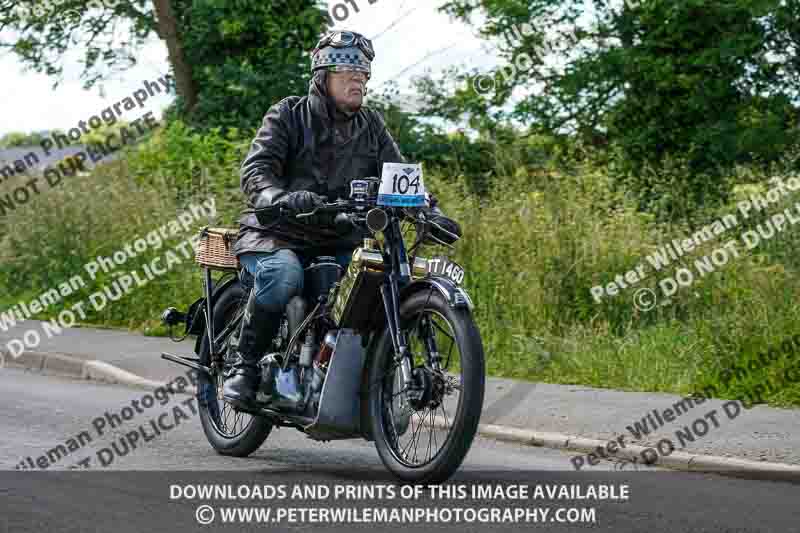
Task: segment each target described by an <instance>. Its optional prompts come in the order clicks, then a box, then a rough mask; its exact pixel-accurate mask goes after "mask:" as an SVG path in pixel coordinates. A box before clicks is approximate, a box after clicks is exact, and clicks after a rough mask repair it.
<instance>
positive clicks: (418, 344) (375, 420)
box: [369, 290, 485, 483]
mask: <svg viewBox="0 0 800 533" xmlns="http://www.w3.org/2000/svg"><path fill="white" fill-rule="evenodd" d="M400 322H401V328H402V329H403V330H404V331H405V332H406V336H407V339H408V345H409V351H410V353H411V357H412V361H413V364H412V376H413V377H414V383H415V388H416V389H417V390H412V389H409V388H407V387H405V384H404V380H403V379H402V369H401V367H400V364H399V363H398V362H396V361H395V360H394V350H393V348H392V340H391V336H390V334H389V333H388V331H387V332H384V334H383V336H382V338H381V339H380V341H379V342H378V345H377V347H376V351H375V353H374V357H375V359H374V361H373V364H372V365H371V370H370V379H369V383H370V397H369V398H370V399H369V403H370V415H371V416H370V419H371V421H372V434H373V436H374V439H375V446H376V448H377V450H378V455H379V456H380V458H381V460H382V461H383V464H384V465H385V466H386V467H387V468H388V469H389V470H390V471H391V472H392V473H393V474H394V475H396V476H397V477H398V478H400V479H402V480H404V481H407V482H414V483H440V482H442V481H445V480H446V479H447V478H449V477H450V476H451V475H452V474H453V473H454V472H455V471H456V470H457V469H458V467H459V466H460V465H461V463H462V461H463V460H464V457H465V456H466V454H467V452H468V451H469V448H470V446H471V445H472V441H473V439H474V437H475V433H476V431H477V429H478V421H479V419H480V414H481V409H482V407H483V395H484V387H485V362H484V354H483V345H482V342H481V338H480V333H479V332H478V328H477V327H476V325H475V321H474V319H473V318H472V314H471V313H470V311H469V310H468V309H465V308H457V309H456V308H452V307H450V305H449V304H448V303H447V301H446V300H445V298H444V296H442V294H440V293H439V292H438V291H436V290H431V291H420V292H418V293H416V294H413V295H412V296H410V297H409V298H407V299H406V300H405V301H403V302H402V303H401V305H400ZM426 337H430V338H432V339H433V341H434V344H435V346H433V345H431V343H430V342H426V340H425V338H426ZM433 347H435V348H436V351H437V352H438V355H439V357H440V363H439V367H438V368H437V367H436V365H434V364H432V357H433V356H434V354H432V353H431V348H433Z"/></svg>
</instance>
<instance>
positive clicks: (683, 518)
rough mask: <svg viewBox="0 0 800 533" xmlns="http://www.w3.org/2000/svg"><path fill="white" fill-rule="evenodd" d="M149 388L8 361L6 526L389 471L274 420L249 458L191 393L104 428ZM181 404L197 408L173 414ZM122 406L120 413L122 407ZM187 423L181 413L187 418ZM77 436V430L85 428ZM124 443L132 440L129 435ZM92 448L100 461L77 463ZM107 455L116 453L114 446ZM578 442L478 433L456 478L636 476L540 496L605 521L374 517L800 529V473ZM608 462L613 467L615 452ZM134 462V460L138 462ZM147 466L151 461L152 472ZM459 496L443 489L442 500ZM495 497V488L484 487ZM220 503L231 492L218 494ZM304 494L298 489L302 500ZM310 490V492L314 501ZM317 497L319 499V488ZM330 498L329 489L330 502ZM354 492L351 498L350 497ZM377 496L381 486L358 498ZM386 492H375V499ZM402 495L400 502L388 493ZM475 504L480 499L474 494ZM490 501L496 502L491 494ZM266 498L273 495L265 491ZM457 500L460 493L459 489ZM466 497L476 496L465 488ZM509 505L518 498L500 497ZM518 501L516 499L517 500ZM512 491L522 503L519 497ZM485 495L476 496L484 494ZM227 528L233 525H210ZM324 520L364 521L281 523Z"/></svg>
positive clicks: (155, 527)
mask: <svg viewBox="0 0 800 533" xmlns="http://www.w3.org/2000/svg"><path fill="white" fill-rule="evenodd" d="M145 394H146V391H143V390H138V389H131V388H126V387H121V386H114V385H103V384H99V383H92V382H86V381H79V380H73V379H69V378H63V377H57V376H46V375H42V374H38V373H31V372H26V371H22V370H16V369H4V370H2V371H0V402H2V405H3V409H2V411H0V468H2V469H6V470H5V471H4V472H0V533H5V532H6V531H14V532H16V531H59V532H65V531H81V532H84V531H111V530H113V531H115V532H116V531H162V530H165V529H167V528H169V529H173V528H180V527H183V528H185V529H186V530H187V531H196V530H198V529H200V528H201V526H199V525H198V524H197V522H196V520H195V510H196V508H197V506H198V501H197V500H191V499H185V498H181V499H170V490H171V489H170V485H175V484H182V483H199V482H202V483H209V482H216V483H223V484H234V485H236V484H239V483H245V484H259V485H278V484H287V485H289V486H291V485H293V484H308V483H328V484H331V483H340V484H342V483H347V484H359V483H363V482H369V483H382V484H386V483H391V482H392V479H391V478H390V477H389V476H388V474H387V473H386V471H385V470H384V468H383V465H382V463H381V462H380V459H379V457H378V455H377V452H376V451H375V449H374V447H373V445H372V443H367V442H365V441H338V442H336V441H334V442H330V443H324V444H323V443H317V442H314V441H312V440H310V439H308V438H305V437H304V436H303V435H301V434H300V433H298V432H297V431H295V430H291V429H286V428H284V429H280V430H277V431H276V430H273V433H272V434H271V435H270V437H269V438H268V440H267V441H266V443H265V444H264V445H263V446H262V447H261V449H259V450H258V451H257V452H256V453H255V454H253V455H252V456H251V457H249V458H247V459H238V458H229V457H223V456H220V455H217V454H216V453H214V452H213V451H212V450H211V448H210V446H209V445H208V444H207V442H206V441H205V438H204V436H203V433H202V430H201V428H200V422H199V419H198V417H196V416H195V415H193V414H192V411H193V409H192V408H193V407H194V405H195V404H194V403H192V400H191V398H190V397H189V396H185V395H179V396H174V397H172V398H170V400H169V403H166V404H165V405H155V406H153V407H151V408H150V409H147V410H143V412H142V413H141V414H138V413H137V414H136V415H135V417H134V418H131V419H130V420H129V421H127V422H123V423H122V424H121V425H120V426H118V427H117V428H116V429H114V430H110V429H109V428H108V427H106V428H105V430H104V434H103V435H102V436H99V435H98V430H97V427H98V426H99V425H100V422H98V421H97V419H98V417H100V418H104V417H105V413H106V412H109V414H113V413H119V412H121V409H122V408H123V407H125V406H130V405H131V401H132V400H136V399H141V398H142V396H143V395H145ZM176 407H178V409H179V411H181V412H183V413H184V414H185V415H186V417H185V418H184V417H174V413H175V411H174V409H175V408H176ZM165 413H166V415H165V416H166V418H164V419H163V420H164V421H165V422H167V421H168V422H170V423H169V425H170V426H173V425H174V428H173V429H171V430H169V431H164V432H163V433H162V434H160V435H158V436H155V437H154V438H152V440H150V441H149V442H141V441H140V442H139V445H138V446H137V447H136V449H135V450H131V451H129V453H127V454H125V455H124V456H120V455H121V454H119V453H118V454H116V456H115V457H114V458H113V461H111V462H110V464H108V465H107V466H106V467H102V466H101V464H100V461H99V459H98V455H97V454H98V451H99V450H101V449H103V448H106V449H112V450H113V447H112V443H113V442H114V441H117V440H118V439H119V438H120V437H122V436H123V435H124V434H125V433H126V432H128V431H130V430H131V429H136V427H137V426H140V425H145V426H146V423H147V422H148V421H149V420H151V419H154V418H156V417H158V416H160V415H162V414H165ZM112 418H113V417H112ZM176 424H177V425H176ZM82 432H84V433H87V434H89V435H90V436H91V437H92V441H91V442H88V443H84V444H85V446H80V447H79V448H78V449H76V450H74V451H73V452H70V453H68V454H67V455H66V456H62V457H53V459H54V461H53V462H54V463H55V464H53V465H50V466H49V467H48V468H47V472H38V473H35V474H34V473H31V472H24V471H22V472H20V471H15V470H13V469H14V468H15V466H17V465H18V464H20V462H21V461H23V460H25V458H27V457H31V458H32V461H34V462H35V461H36V460H37V457H39V456H42V455H46V454H47V451H48V450H51V449H53V448H54V447H55V446H57V445H58V444H61V443H66V442H68V439H70V438H73V437H75V438H76V439H77V437H76V436H77V435H79V434H81V433H82ZM76 442H77V440H76ZM117 445H118V446H120V444H119V443H118V444H117ZM86 457H91V462H90V463H89V466H90V468H89V471H78V470H71V471H70V470H66V468H67V467H69V466H70V465H74V464H76V463H78V462H79V461H81V460H83V459H84V458H86ZM105 457H106V460H108V458H109V455H108V454H105ZM566 458H567V454H564V453H561V452H559V451H557V450H550V449H545V448H532V447H525V446H519V445H515V444H510V443H503V442H496V441H492V440H488V439H483V438H477V439H476V440H475V443H474V445H473V447H472V450H471V451H470V454H469V455H468V457H467V459H466V461H465V463H464V465H463V468H462V470H461V471H460V472H459V473H458V474H457V475H456V476H455V478H454V479H453V480H452V482H453V483H454V484H459V483H463V484H467V485H469V484H472V483H482V484H488V483H492V482H497V481H505V482H508V483H510V482H523V483H527V484H531V485H533V484H540V485H542V484H565V483H566V484H570V483H573V484H582V485H586V484H588V483H594V484H600V483H606V484H614V485H618V486H619V485H621V484H628V485H629V486H630V499H628V500H626V501H599V502H598V501H592V502H587V501H567V502H566V503H564V502H552V501H548V502H540V505H542V506H551V505H555V506H559V505H561V506H573V505H574V506H577V507H587V506H593V507H596V512H597V514H596V522H597V523H596V524H593V525H592V526H591V527H590V526H589V525H587V524H577V523H576V524H548V525H544V524H541V523H539V524H515V525H509V524H502V525H500V524H478V523H466V524H458V525H455V524H447V525H445V524H436V525H435V526H431V525H430V524H416V525H409V524H405V525H402V526H399V525H396V524H394V525H390V524H370V525H369V529H371V530H385V531H389V530H392V531H398V530H400V531H405V530H407V529H408V530H420V531H429V530H432V529H436V530H440V529H442V530H450V529H452V530H458V531H473V530H474V531H501V530H502V531H507V530H522V529H532V528H541V529H546V530H548V531H549V530H556V531H584V530H586V529H587V528H590V529H591V530H595V531H598V530H599V531H615V532H627V531H630V532H634V531H648V532H657V531H670V532H689V531H696V532H704V533H705V532H720V533H721V532H734V531H735V532H737V533H738V532H750V531H753V532H756V531H759V532H761V531H764V532H766V531H776V532H781V533H785V532H792V531H800V512H799V511H797V497H798V496H800V487H798V486H797V485H791V484H787V483H776V482H759V481H747V480H740V479H733V478H725V477H719V476H714V475H701V474H687V473H680V472H665V471H650V472H643V471H640V472H610V471H609V472H599V471H598V470H597V469H595V470H594V471H593V472H592V473H580V474H579V473H575V472H571V471H569V470H568V469H569V463H568V461H567V460H566ZM602 468H604V469H606V470H612V469H613V466H612V465H611V464H610V463H609V464H604V465H603V466H602ZM133 471H136V472H133ZM141 471H147V472H141ZM449 501H450V500H440V501H439V502H438V504H439V505H444V504H445V503H446V502H449ZM481 501H483V500H481ZM211 503H214V504H219V503H220V502H211ZM295 503H297V502H295ZM306 503H308V502H306ZM317 503H319V502H317ZM323 503H324V502H323ZM351 503H352V502H351ZM355 503H356V504H357V505H366V504H367V503H369V500H368V499H366V500H360V501H358V502H355ZM373 503H374V502H373ZM383 503H384V504H386V505H389V506H392V505H395V504H396V502H388V503H387V502H383ZM469 503H470V504H471V505H477V501H473V502H469ZM489 503H492V502H489ZM259 504H261V505H263V504H264V502H263V501H259ZM455 504H459V502H455ZM460 504H461V505H462V506H463V505H464V504H465V502H463V501H462V502H460ZM493 504H494V505H495V506H500V507H503V506H504V505H506V502H498V501H495V502H493ZM517 504H518V502H517ZM509 505H510V504H509ZM476 508H477V507H476ZM204 527H205V529H209V530H211V529H212V528H213V530H217V529H227V528H230V529H231V530H234V529H233V527H232V526H219V525H218V526H216V527H214V526H204ZM311 527H313V528H314V529H315V530H316V529H321V530H325V531H351V530H352V529H353V528H354V527H355V528H366V527H367V526H366V525H365V524H355V525H354V524H309V523H306V522H302V523H295V524H286V523H281V524H278V525H275V526H269V528H268V529H269V530H280V531H297V530H308V529H309V528H311ZM248 528H251V529H253V530H255V529H258V530H265V529H267V528H266V527H265V526H264V524H237V525H236V530H238V531H241V530H245V531H246V530H249V529H248Z"/></svg>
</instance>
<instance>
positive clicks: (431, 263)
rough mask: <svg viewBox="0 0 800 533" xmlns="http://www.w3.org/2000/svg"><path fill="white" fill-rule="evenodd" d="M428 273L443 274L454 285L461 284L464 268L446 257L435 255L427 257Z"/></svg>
mask: <svg viewBox="0 0 800 533" xmlns="http://www.w3.org/2000/svg"><path fill="white" fill-rule="evenodd" d="M428 274H429V275H436V276H444V277H446V278H449V279H450V280H451V281H453V282H454V283H455V284H456V285H461V283H462V282H463V281H464V269H463V268H462V267H461V266H459V264H458V263H456V262H455V261H451V260H450V259H448V258H446V257H440V256H437V257H433V258H431V259H428Z"/></svg>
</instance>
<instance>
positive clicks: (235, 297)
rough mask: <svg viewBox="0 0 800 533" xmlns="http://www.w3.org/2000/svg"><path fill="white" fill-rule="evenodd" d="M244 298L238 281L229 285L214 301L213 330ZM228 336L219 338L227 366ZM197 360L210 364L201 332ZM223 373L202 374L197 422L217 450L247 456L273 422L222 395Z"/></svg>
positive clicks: (226, 320) (221, 325)
mask: <svg viewBox="0 0 800 533" xmlns="http://www.w3.org/2000/svg"><path fill="white" fill-rule="evenodd" d="M246 302H247V293H246V291H245V290H244V288H242V286H241V285H240V284H239V283H235V284H233V285H231V286H230V287H229V288H228V289H227V290H226V291H225V292H224V293H223V294H222V295H221V296H220V297H219V298H218V299H217V302H216V304H214V328H213V330H214V332H215V333H217V332H220V331H222V330H223V329H224V328H225V325H226V324H228V323H229V322H230V321H232V320H233V319H234V318H235V317H236V315H237V312H238V311H239V309H240V308H241V306H243V305H244V304H245V303H246ZM228 340H229V339H228V338H225V339H223V340H222V341H221V342H220V349H222V350H223V354H224V356H225V360H226V365H225V366H226V367H227V366H228V364H227V363H228V358H229V357H231V356H232V354H231V353H230V351H231V350H229V349H228ZM200 363H201V364H203V365H206V366H210V365H211V352H210V349H209V342H208V336H207V335H204V336H203V341H202V344H201V346H200ZM224 381H225V376H224V375H223V374H222V373H221V372H219V373H216V374H215V375H214V377H213V378H212V379H209V378H208V376H205V375H203V374H201V376H200V380H199V386H198V388H197V396H198V397H197V403H198V406H199V410H200V422H201V423H202V425H203V432H204V433H205V434H206V438H207V439H208V442H209V443H211V446H212V447H213V448H214V449H215V450H216V451H217V452H219V453H221V454H223V455H233V456H236V457H246V456H248V455H250V454H251V453H253V452H254V451H256V450H257V449H258V448H259V446H261V445H262V444H263V443H264V441H265V440H266V438H267V437H268V436H269V433H270V431H271V430H272V423H271V422H270V421H269V420H268V419H266V418H264V417H260V416H253V415H250V414H247V413H243V412H240V411H236V410H234V409H233V406H232V405H231V404H229V403H228V402H226V401H225V400H224V399H223V397H222V385H223V383H224Z"/></svg>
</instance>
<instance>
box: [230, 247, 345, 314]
mask: <svg viewBox="0 0 800 533" xmlns="http://www.w3.org/2000/svg"><path fill="white" fill-rule="evenodd" d="M335 254H336V255H335V257H336V262H337V263H339V264H340V265H342V266H343V267H344V268H347V265H349V264H350V258H351V257H352V255H353V250H337V251H336V252H335ZM319 255H325V254H320V253H314V252H310V253H302V252H301V253H298V252H295V251H292V250H287V249H281V250H274V251H272V252H249V253H245V254H242V255H240V256H239V262H241V263H242V265H243V266H244V267H245V269H246V270H247V272H248V273H249V274H250V276H252V281H253V290H254V291H255V297H256V305H257V306H258V307H259V308H260V309H261V310H263V311H264V312H265V313H282V312H283V310H284V309H285V308H286V304H288V303H289V300H291V299H292V297H294V296H296V295H298V294H302V292H303V282H304V276H303V273H304V270H303V269H304V268H305V267H306V266H308V265H310V264H311V262H312V261H313V259H314V258H315V257H317V256H319Z"/></svg>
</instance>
